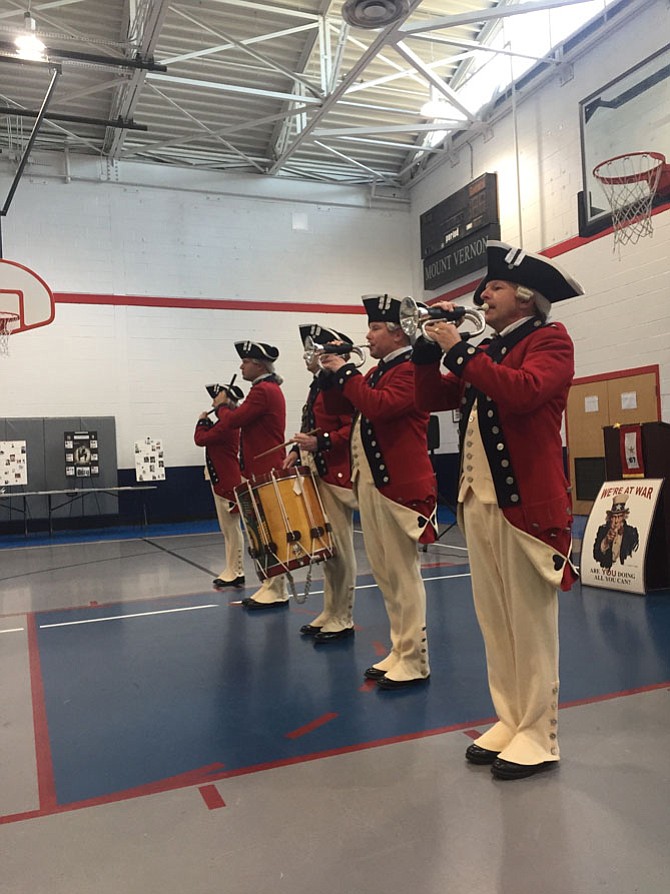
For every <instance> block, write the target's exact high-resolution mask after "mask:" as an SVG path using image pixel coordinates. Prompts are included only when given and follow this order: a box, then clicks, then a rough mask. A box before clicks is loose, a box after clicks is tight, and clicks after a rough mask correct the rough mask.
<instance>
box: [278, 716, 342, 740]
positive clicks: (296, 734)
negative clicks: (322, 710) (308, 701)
mask: <svg viewBox="0 0 670 894" xmlns="http://www.w3.org/2000/svg"><path fill="white" fill-rule="evenodd" d="M337 716H338V714H336V713H333V712H331V713H330V714H322V715H321V717H317V718H316V720H312V722H311V723H306V724H305V725H304V726H300V727H298V729H294V730H293V731H292V732H290V733H285V734H284V736H285V738H286V739H299V738H300V736H304V735H306V734H307V733H311V732H312V730H315V729H318V728H319V727H320V726H323V725H324V724H326V723H330V721H331V720H335V718H336V717H337Z"/></svg>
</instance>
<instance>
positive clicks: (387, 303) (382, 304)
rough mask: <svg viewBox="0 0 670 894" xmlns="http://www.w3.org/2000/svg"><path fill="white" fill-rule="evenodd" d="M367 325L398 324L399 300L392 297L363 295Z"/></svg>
mask: <svg viewBox="0 0 670 894" xmlns="http://www.w3.org/2000/svg"><path fill="white" fill-rule="evenodd" d="M363 304H364V306H365V312H366V313H367V315H368V323H399V322H400V304H401V299H400V298H394V297H393V295H363Z"/></svg>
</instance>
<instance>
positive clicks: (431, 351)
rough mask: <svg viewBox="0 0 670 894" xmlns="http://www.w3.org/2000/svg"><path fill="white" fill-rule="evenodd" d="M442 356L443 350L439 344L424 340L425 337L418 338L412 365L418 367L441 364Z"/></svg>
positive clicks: (413, 352) (413, 350)
mask: <svg viewBox="0 0 670 894" xmlns="http://www.w3.org/2000/svg"><path fill="white" fill-rule="evenodd" d="M441 356H442V348H441V347H440V346H439V345H438V344H437V342H434V341H431V340H430V339H428V338H424V337H423V335H422V336H421V337H420V338H418V339H417V340H416V342H415V344H414V348H413V349H412V363H415V364H416V365H417V366H431V365H432V364H433V363H439V361H440V357H441Z"/></svg>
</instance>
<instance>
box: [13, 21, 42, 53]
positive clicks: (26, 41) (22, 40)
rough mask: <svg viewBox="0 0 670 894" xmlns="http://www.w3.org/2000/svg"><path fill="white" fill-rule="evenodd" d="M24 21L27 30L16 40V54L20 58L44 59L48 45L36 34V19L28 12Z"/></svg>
mask: <svg viewBox="0 0 670 894" xmlns="http://www.w3.org/2000/svg"><path fill="white" fill-rule="evenodd" d="M23 22H24V25H25V29H26V30H25V32H24V33H23V34H19V36H18V37H17V38H16V40H15V41H14V43H15V44H16V54H17V56H19V58H20V59H31V60H33V61H34V62H39V61H41V60H43V59H44V50H45V49H46V47H45V46H44V44H43V43H42V41H41V40H40V39H39V37H37V36H36V35H35V28H36V23H35V19H34V18H33V17H32V15H31V14H30V13H29V12H27V13H26V14H25V15H24V17H23Z"/></svg>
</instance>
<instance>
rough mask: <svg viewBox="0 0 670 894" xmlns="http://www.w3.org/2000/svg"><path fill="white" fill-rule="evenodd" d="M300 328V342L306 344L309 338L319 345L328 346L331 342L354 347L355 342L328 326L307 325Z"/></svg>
mask: <svg viewBox="0 0 670 894" xmlns="http://www.w3.org/2000/svg"><path fill="white" fill-rule="evenodd" d="M299 328H300V341H301V342H302V343H303V346H304V344H305V341H306V339H307V338H311V339H312V341H314V342H316V344H317V345H327V344H329V343H330V342H331V341H343V342H346V343H347V344H349V345H353V343H354V342H353V340H352V339H351V338H349V336H348V335H345V334H344V333H343V332H336V331H335V329H328V328H327V327H326V326H320V325H319V324H318V323H305V324H303V325H302V326H300V327H299Z"/></svg>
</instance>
